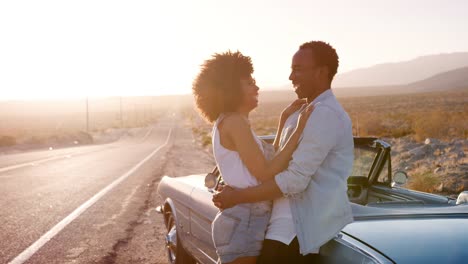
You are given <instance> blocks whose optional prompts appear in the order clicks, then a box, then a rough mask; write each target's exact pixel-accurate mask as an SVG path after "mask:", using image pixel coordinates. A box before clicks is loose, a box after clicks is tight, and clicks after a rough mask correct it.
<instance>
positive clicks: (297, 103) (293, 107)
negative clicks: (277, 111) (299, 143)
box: [281, 99, 306, 121]
mask: <svg viewBox="0 0 468 264" xmlns="http://www.w3.org/2000/svg"><path fill="white" fill-rule="evenodd" d="M305 104H306V100H305V99H297V100H294V101H293V102H292V103H290V104H289V105H288V106H287V107H286V108H285V109H284V110H283V112H281V120H283V121H286V119H288V117H289V116H290V115H292V114H293V113H294V112H296V111H297V110H299V109H300V108H301V107H302V106H303V105H305Z"/></svg>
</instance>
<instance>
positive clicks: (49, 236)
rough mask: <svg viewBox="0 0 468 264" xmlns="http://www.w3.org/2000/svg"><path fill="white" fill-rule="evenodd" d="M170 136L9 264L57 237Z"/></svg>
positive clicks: (160, 147) (32, 253)
mask: <svg viewBox="0 0 468 264" xmlns="http://www.w3.org/2000/svg"><path fill="white" fill-rule="evenodd" d="M171 134H172V128H171V129H170V130H169V134H168V135H167V139H166V142H164V144H162V145H161V146H159V147H158V148H157V149H155V150H154V151H153V152H151V153H150V154H149V155H148V156H147V157H146V158H144V159H143V160H142V161H140V162H139V163H138V164H137V165H135V166H134V167H133V168H131V169H130V170H129V171H127V172H126V173H125V174H124V175H122V176H120V177H119V178H118V179H117V180H115V181H114V182H112V183H111V184H109V185H108V186H107V187H106V188H104V189H102V190H101V191H100V192H98V193H97V194H95V195H94V196H93V197H92V198H91V199H89V200H88V201H86V202H85V203H84V204H82V205H81V206H80V207H78V208H76V209H75V211H73V212H72V213H71V214H70V215H68V216H67V217H65V218H64V219H63V220H62V221H60V222H59V223H58V224H57V225H55V226H54V227H52V229H50V230H49V231H47V233H45V234H44V235H42V236H41V237H40V238H39V239H38V240H37V241H36V242H34V243H33V244H32V245H31V246H29V247H28V248H27V249H25V250H24V251H23V252H21V254H19V255H18V256H17V257H16V258H15V259H13V260H12V261H11V262H9V264H22V263H24V262H25V261H27V260H28V259H29V258H30V257H31V256H32V255H34V254H35V253H36V252H37V251H38V250H39V249H40V248H41V247H42V246H44V245H45V244H46V243H47V242H49V240H51V239H52V238H53V237H54V236H55V235H57V234H58V233H59V232H60V231H62V230H63V229H64V228H65V227H66V226H67V225H68V224H70V223H71V222H72V221H73V220H75V219H76V218H77V217H78V216H80V215H81V214H82V213H83V212H84V211H86V210H87V209H88V208H89V207H91V206H92V205H93V204H94V203H96V202H97V201H98V200H99V199H100V198H101V197H102V196H104V195H105V194H106V193H108V192H109V191H110V190H112V189H113V188H114V187H115V186H117V185H118V184H119V183H120V182H122V181H123V180H125V179H126V178H127V177H128V176H130V175H131V174H132V173H134V172H135V171H136V170H137V169H139V168H140V167H141V166H142V165H143V164H144V163H145V162H147V161H148V160H149V159H150V158H152V157H153V156H154V154H156V153H157V152H158V151H159V150H161V149H162V148H163V147H165V146H166V145H167V143H168V142H169V138H170V137H171Z"/></svg>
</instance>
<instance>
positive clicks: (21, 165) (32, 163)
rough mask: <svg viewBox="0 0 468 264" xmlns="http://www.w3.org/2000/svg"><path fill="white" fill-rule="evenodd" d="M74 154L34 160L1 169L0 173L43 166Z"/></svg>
mask: <svg viewBox="0 0 468 264" xmlns="http://www.w3.org/2000/svg"><path fill="white" fill-rule="evenodd" d="M73 154H74V153H70V154H66V155H59V156H53V157H50V158H45V159H40V160H34V161H29V162H25V163H21V164H17V165H13V166H8V167H3V168H0V172H5V171H9V170H14V169H19V168H22V167H26V166H36V165H37V164H41V163H44V162H47V161H51V160H56V159H63V158H70V157H71V155H73Z"/></svg>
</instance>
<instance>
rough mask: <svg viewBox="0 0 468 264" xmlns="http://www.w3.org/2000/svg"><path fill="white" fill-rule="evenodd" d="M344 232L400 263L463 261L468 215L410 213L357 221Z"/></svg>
mask: <svg viewBox="0 0 468 264" xmlns="http://www.w3.org/2000/svg"><path fill="white" fill-rule="evenodd" d="M343 232H344V233H346V234H348V235H350V236H352V237H354V238H356V239H358V240H360V241H361V242H363V243H365V244H367V245H369V246H371V247H373V248H374V249H376V250H378V251H380V252H381V253H383V254H384V255H386V256H387V257H389V258H390V259H392V260H393V261H395V262H396V263H463V262H464V261H466V260H467V259H468V250H467V249H466V245H468V214H440V215H437V214H433V213H432V214H427V215H424V214H422V213H420V214H413V215H411V214H409V215H406V216H403V215H397V216H388V217H384V216H379V217H375V218H373V219H372V218H367V220H366V219H365V220H357V221H355V222H353V223H351V224H349V225H348V226H346V227H345V228H344V229H343Z"/></svg>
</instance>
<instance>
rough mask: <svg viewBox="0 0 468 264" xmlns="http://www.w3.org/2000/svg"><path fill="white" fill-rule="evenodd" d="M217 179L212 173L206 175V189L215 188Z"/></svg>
mask: <svg viewBox="0 0 468 264" xmlns="http://www.w3.org/2000/svg"><path fill="white" fill-rule="evenodd" d="M216 180H217V177H216V175H214V174H213V173H211V172H210V173H208V174H207V175H206V176H205V187H206V188H208V189H213V188H214V187H215V186H216Z"/></svg>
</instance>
